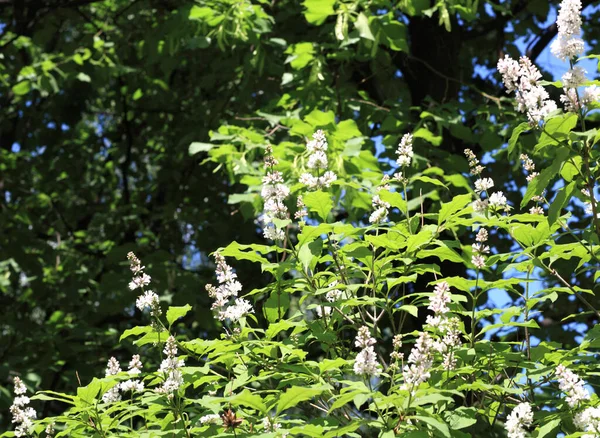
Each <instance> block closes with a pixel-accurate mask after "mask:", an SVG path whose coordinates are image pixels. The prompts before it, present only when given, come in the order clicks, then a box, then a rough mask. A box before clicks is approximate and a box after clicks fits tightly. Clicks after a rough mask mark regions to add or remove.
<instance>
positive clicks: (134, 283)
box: [127, 252, 162, 317]
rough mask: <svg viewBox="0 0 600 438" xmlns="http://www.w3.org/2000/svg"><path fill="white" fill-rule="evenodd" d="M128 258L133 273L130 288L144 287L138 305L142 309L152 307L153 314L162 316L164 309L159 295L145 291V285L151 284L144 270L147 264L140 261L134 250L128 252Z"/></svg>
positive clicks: (136, 302) (151, 313)
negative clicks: (144, 264) (143, 264)
mask: <svg viewBox="0 0 600 438" xmlns="http://www.w3.org/2000/svg"><path fill="white" fill-rule="evenodd" d="M127 259H128V260H129V269H131V272H132V273H133V279H132V280H131V282H130V283H129V289H131V290H135V289H142V295H140V296H139V297H138V298H137V300H136V301H135V305H136V307H137V308H138V309H140V310H141V311H144V310H145V309H150V315H151V316H155V317H158V316H160V315H161V314H162V309H161V308H160V300H159V298H158V295H157V294H156V293H154V292H152V291H150V290H148V291H144V287H146V286H148V285H149V284H150V276H149V275H148V274H146V273H145V272H144V269H145V266H142V262H140V259H138V258H137V257H136V255H135V254H134V253H133V252H129V253H127Z"/></svg>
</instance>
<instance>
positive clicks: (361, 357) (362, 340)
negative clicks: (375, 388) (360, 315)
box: [354, 326, 379, 376]
mask: <svg viewBox="0 0 600 438" xmlns="http://www.w3.org/2000/svg"><path fill="white" fill-rule="evenodd" d="M376 342H377V341H376V340H375V338H373V337H371V334H370V332H369V327H366V326H362V327H361V328H360V329H358V333H357V335H356V338H355V340H354V345H355V346H357V347H358V348H361V349H362V350H361V351H360V353H358V354H357V355H356V359H355V361H354V373H355V374H358V375H366V376H378V375H379V362H378V361H377V355H376V354H375V349H374V347H373V345H375V343H376Z"/></svg>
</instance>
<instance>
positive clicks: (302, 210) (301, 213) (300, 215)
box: [294, 195, 308, 221]
mask: <svg viewBox="0 0 600 438" xmlns="http://www.w3.org/2000/svg"><path fill="white" fill-rule="evenodd" d="M296 207H298V209H297V210H296V213H294V218H296V219H299V220H301V221H303V220H304V218H305V217H306V216H308V211H306V205H304V199H302V195H298V199H297V200H296Z"/></svg>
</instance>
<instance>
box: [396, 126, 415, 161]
mask: <svg viewBox="0 0 600 438" xmlns="http://www.w3.org/2000/svg"><path fill="white" fill-rule="evenodd" d="M396 155H398V159H397V160H396V163H397V164H398V166H400V167H408V166H410V162H411V161H412V157H413V136H412V134H404V135H403V136H402V139H401V140H400V144H399V145H398V149H397V150H396Z"/></svg>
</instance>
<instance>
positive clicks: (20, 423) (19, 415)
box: [10, 377, 37, 437]
mask: <svg viewBox="0 0 600 438" xmlns="http://www.w3.org/2000/svg"><path fill="white" fill-rule="evenodd" d="M13 384H14V386H15V387H14V393H15V396H16V397H15V398H14V400H13V404H12V405H11V407H10V413H11V415H12V422H13V423H15V424H16V427H15V436H18V437H21V436H27V435H30V434H31V433H32V432H33V420H35V419H36V417H37V415H36V412H35V410H34V409H33V408H32V407H29V406H27V405H28V404H29V397H27V396H26V395H24V394H25V393H26V392H27V388H26V387H25V384H24V383H23V381H22V380H21V379H20V378H19V377H15V378H14V379H13Z"/></svg>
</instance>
